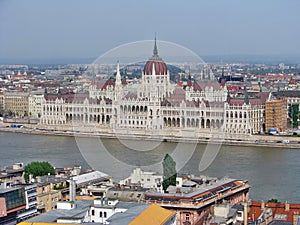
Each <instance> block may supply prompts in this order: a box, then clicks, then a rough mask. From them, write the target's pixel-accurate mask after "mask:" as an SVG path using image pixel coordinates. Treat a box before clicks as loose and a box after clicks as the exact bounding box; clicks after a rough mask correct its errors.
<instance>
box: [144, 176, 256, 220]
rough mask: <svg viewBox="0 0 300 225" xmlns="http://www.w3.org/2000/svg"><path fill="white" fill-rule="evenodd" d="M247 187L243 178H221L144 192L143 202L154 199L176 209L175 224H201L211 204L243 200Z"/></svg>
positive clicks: (165, 206) (247, 191)
mask: <svg viewBox="0 0 300 225" xmlns="http://www.w3.org/2000/svg"><path fill="white" fill-rule="evenodd" d="M249 188H250V186H249V184H248V182H247V181H243V180H236V179H229V178H225V179H222V180H218V181H217V182H216V183H214V184H211V185H207V186H202V187H181V188H179V187H177V188H176V189H175V190H173V191H172V192H170V191H169V193H155V192H146V193H145V198H144V200H143V202H144V203H154V202H155V203H156V204H158V205H159V206H161V207H164V208H166V209H169V210H172V211H174V212H176V214H177V216H176V222H177V224H178V225H185V224H190V225H193V224H204V223H205V222H206V221H208V218H209V217H208V216H209V215H210V212H211V207H212V206H213V205H215V204H219V203H224V202H227V203H230V204H238V203H243V202H247V201H248V199H249Z"/></svg>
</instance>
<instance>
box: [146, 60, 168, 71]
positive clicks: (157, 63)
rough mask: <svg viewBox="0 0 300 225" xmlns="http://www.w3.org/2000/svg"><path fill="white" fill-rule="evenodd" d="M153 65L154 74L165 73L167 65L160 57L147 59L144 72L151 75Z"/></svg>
mask: <svg viewBox="0 0 300 225" xmlns="http://www.w3.org/2000/svg"><path fill="white" fill-rule="evenodd" d="M153 66H154V68H155V74H156V75H166V74H167V72H168V67H167V65H166V64H165V62H164V61H162V60H161V59H149V60H148V61H147V63H146V65H145V67H144V74H147V75H152V69H153Z"/></svg>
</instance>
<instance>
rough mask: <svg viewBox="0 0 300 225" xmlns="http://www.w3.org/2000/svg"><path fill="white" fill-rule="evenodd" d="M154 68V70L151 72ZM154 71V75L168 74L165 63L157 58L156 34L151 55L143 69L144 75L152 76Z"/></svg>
mask: <svg viewBox="0 0 300 225" xmlns="http://www.w3.org/2000/svg"><path fill="white" fill-rule="evenodd" d="M153 68H154V70H153ZM153 71H155V75H166V74H167V73H168V68H167V65H166V63H165V62H164V61H163V60H162V59H161V58H160V57H159V56H158V50H157V44H156V34H155V38H154V48H153V55H152V57H151V58H150V59H149V60H148V61H147V63H146V65H145V67H144V74H147V75H152V74H153Z"/></svg>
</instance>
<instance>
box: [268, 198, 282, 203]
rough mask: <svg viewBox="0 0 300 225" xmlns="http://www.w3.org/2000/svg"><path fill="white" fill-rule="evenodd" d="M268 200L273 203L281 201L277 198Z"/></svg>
mask: <svg viewBox="0 0 300 225" xmlns="http://www.w3.org/2000/svg"><path fill="white" fill-rule="evenodd" d="M268 202H271V203H280V202H279V201H278V200H277V199H276V198H272V199H269V200H268Z"/></svg>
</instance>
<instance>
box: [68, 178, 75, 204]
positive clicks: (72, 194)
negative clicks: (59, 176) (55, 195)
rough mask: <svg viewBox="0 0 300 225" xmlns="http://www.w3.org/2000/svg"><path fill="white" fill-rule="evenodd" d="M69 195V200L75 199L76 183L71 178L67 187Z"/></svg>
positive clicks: (73, 200)
mask: <svg viewBox="0 0 300 225" xmlns="http://www.w3.org/2000/svg"><path fill="white" fill-rule="evenodd" d="M69 192H70V193H69V195H70V202H75V200H76V183H75V181H74V180H73V179H71V180H70V187H69Z"/></svg>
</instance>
